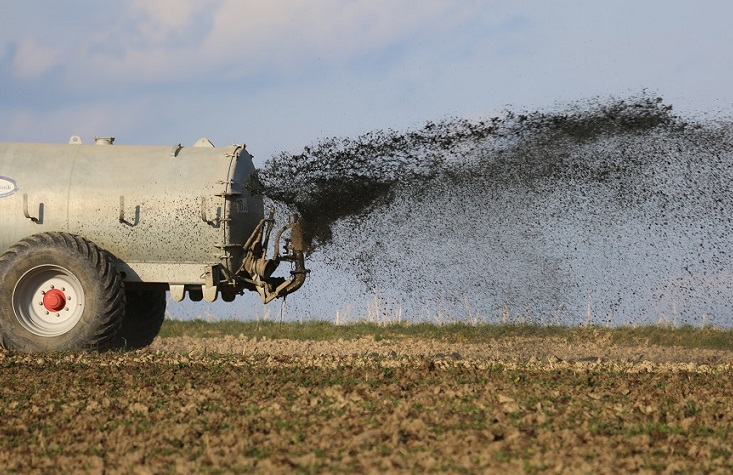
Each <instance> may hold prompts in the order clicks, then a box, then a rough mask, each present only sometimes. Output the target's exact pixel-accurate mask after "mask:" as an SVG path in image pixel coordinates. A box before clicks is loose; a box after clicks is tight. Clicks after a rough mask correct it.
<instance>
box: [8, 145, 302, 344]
mask: <svg viewBox="0 0 733 475" xmlns="http://www.w3.org/2000/svg"><path fill="white" fill-rule="evenodd" d="M94 142H95V143H94V144H83V143H82V140H81V139H80V138H79V137H76V136H75V137H72V138H71V139H70V140H69V143H68V144H36V143H0V223H2V224H0V338H2V342H1V343H2V345H3V346H4V347H5V348H7V349H13V350H24V351H47V350H48V351H56V350H73V349H81V348H99V349H103V348H110V347H132V348H135V347H142V346H145V345H147V344H149V343H150V342H151V341H152V340H153V338H154V337H155V336H156V335H157V333H158V331H159V330H160V326H161V324H162V322H163V319H164V316H165V308H166V301H167V298H166V291H169V292H170V297H171V299H172V300H174V301H181V300H183V299H184V298H185V297H186V295H188V297H189V298H190V299H191V300H194V301H199V300H206V301H208V302H213V301H214V300H216V299H217V298H219V297H221V299H222V300H224V301H227V302H231V301H233V300H234V299H235V297H236V296H238V295H242V294H244V292H245V291H255V292H257V293H258V294H259V296H260V298H261V299H262V301H263V302H264V303H267V302H270V301H271V300H273V299H275V298H278V297H284V296H286V295H288V294H290V293H292V292H294V291H296V290H297V289H299V288H300V287H301V286H302V285H303V283H304V281H305V278H306V275H307V273H308V271H307V269H306V268H305V263H304V251H303V249H304V245H303V242H302V238H301V233H300V227H299V224H298V221H297V217H293V218H291V220H290V222H288V223H287V224H285V225H284V226H282V227H280V228H275V223H274V219H273V213H270V214H269V216H267V217H266V216H265V211H264V207H263V201H262V198H261V197H259V196H252V195H251V194H249V193H248V192H247V189H246V188H245V183H246V182H247V180H248V178H249V177H250V175H251V174H252V173H253V171H254V165H253V163H252V156H251V155H250V154H249V153H248V152H247V150H246V148H245V146H244V145H232V146H230V147H215V146H214V145H213V144H212V143H211V142H210V141H209V140H207V139H205V138H202V139H199V140H198V141H197V142H196V143H195V144H194V145H193V146H191V147H183V146H181V145H180V144H177V145H173V146H130V145H113V142H114V138H111V137H95V139H94ZM276 229H277V230H276ZM275 230H276V232H275V233H274V235H273V231H275ZM271 238H272V239H273V242H272V243H271V242H270V239H271ZM268 250H269V252H268ZM268 254H269V255H270V257H268ZM283 261H287V262H288V263H290V267H291V271H290V275H288V276H287V277H277V276H275V275H274V273H275V270H276V269H277V267H278V265H279V264H280V263H281V262H283Z"/></svg>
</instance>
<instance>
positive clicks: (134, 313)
mask: <svg viewBox="0 0 733 475" xmlns="http://www.w3.org/2000/svg"><path fill="white" fill-rule="evenodd" d="M165 307H166V297H165V290H130V291H128V292H127V306H126V307H125V318H124V320H122V327H120V331H119V333H117V337H116V338H115V344H114V346H115V347H117V348H126V349H131V350H134V349H138V348H144V347H146V346H148V345H149V344H151V343H152V342H153V340H154V339H155V337H156V336H158V333H160V327H161V326H162V325H163V320H165Z"/></svg>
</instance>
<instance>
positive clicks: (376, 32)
mask: <svg viewBox="0 0 733 475" xmlns="http://www.w3.org/2000/svg"><path fill="white" fill-rule="evenodd" d="M118 5H121V6H122V7H121V11H120V12H119V13H117V14H115V15H114V16H113V17H111V18H117V20H115V22H114V23H112V24H110V23H109V22H107V21H98V22H91V23H88V24H85V25H83V31H84V34H83V36H82V37H80V38H79V42H78V44H74V45H70V44H68V43H66V44H65V46H64V48H65V49H61V48H60V47H57V46H56V39H55V38H51V37H45V38H44V37H43V35H42V32H41V33H39V34H38V36H35V37H30V38H29V39H27V40H25V41H23V42H22V43H21V47H20V49H19V54H18V56H16V63H15V64H14V72H15V74H16V75H18V76H19V77H36V76H39V75H41V74H43V73H45V72H48V71H49V70H50V69H51V68H52V67H53V66H55V65H57V64H66V65H67V66H68V67H67V71H66V74H67V84H68V86H69V87H72V88H73V87H77V86H81V87H83V88H89V87H92V88H94V87H97V86H100V85H107V86H109V85H121V84H122V85H124V84H131V85H132V84H149V83H163V82H167V81H180V80H191V79H197V78H211V77H212V75H217V74H220V75H227V76H228V77H234V78H238V77H243V76H244V77H248V76H251V75H255V74H258V73H262V72H268V73H269V72H281V73H294V72H297V71H298V70H299V69H301V68H307V67H309V65H311V64H312V63H313V62H314V61H319V62H321V63H322V64H323V63H324V62H325V64H335V65H338V64H341V63H342V62H344V61H350V60H353V59H354V58H358V57H359V56H360V55H364V54H369V53H372V52H379V51H382V50H383V49H385V48H389V47H390V46H392V45H395V44H397V43H398V42H401V41H404V40H411V39H412V40H414V39H421V40H422V41H425V42H429V41H431V38H432V37H435V36H436V35H441V34H445V33H446V32H449V31H451V30H452V29H455V28H460V26H461V25H462V24H463V23H465V22H466V21H467V20H469V19H470V18H472V17H473V16H474V15H475V13H476V11H477V10H479V9H480V8H481V5H482V2H480V1H477V0H476V1H464V2H460V3H454V2H444V1H442V0H423V1H419V2H418V1H413V0H405V1H341V0H312V1H308V2H272V1H251V0H250V1H241V0H207V1H201V0H162V1H160V0H156V1H155V2H151V1H149V0H130V1H129V2H127V3H120V4H118ZM100 18H101V13H100ZM72 21H73V20H72ZM77 26H79V27H81V25H77ZM41 31H42V30H41ZM77 34H78V33H77Z"/></svg>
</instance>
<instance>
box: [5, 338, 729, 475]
mask: <svg viewBox="0 0 733 475" xmlns="http://www.w3.org/2000/svg"><path fill="white" fill-rule="evenodd" d="M732 362H733V351H728V350H699V349H697V350H695V349H685V348H678V347H671V348H670V347H657V346H643V347H638V346H637V347H625V346H618V345H614V344H612V343H610V341H608V340H604V339H602V338H600V339H598V340H595V341H593V340H590V339H589V340H584V341H579V342H575V343H569V342H568V341H567V340H565V339H559V338H558V339H555V338H519V337H508V338H498V339H497V340H496V341H495V342H492V343H488V344H481V345H478V344H452V343H444V342H440V341H435V340H427V339H417V338H410V339H400V340H391V341H390V340H382V341H375V340H374V339H372V338H363V339H358V340H339V341H330V342H329V341H293V340H269V339H250V338H246V337H240V338H235V337H224V338H207V339H202V338H191V337H176V338H158V339H156V340H155V341H154V342H153V345H152V346H151V347H149V348H146V349H143V350H138V351H135V352H128V353H119V352H110V353H102V354H97V353H72V354H54V355H26V354H17V353H8V352H2V353H0V375H1V376H0V377H1V378H2V385H1V387H0V395H1V397H0V415H1V416H2V420H3V424H2V426H0V466H2V467H3V472H6V473H70V472H72V471H73V472H77V473H105V474H116V473H140V474H145V473H251V472H254V473H324V472H325V473H329V472H337V473H344V472H346V473H351V472H355V473H376V472H379V473H383V472H394V473H412V472H416V473H423V472H427V473H436V472H437V473H480V472H487V471H494V472H496V473H593V472H597V473H624V472H638V473H727V472H729V471H730V470H731V469H732V468H733V467H732V465H733V462H732V460H731V439H732V438H733V437H732V433H733V424H732V421H733V398H731V396H730V395H731V393H732V391H733V382H732V381H731V378H730V373H731V363H732Z"/></svg>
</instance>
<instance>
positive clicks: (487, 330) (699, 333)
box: [160, 320, 733, 350]
mask: <svg viewBox="0 0 733 475" xmlns="http://www.w3.org/2000/svg"><path fill="white" fill-rule="evenodd" d="M184 335H185V336H190V337H195V338H217V337H219V338H220V337H225V336H233V337H239V336H240V335H242V336H244V337H246V338H268V339H288V340H326V341H331V340H338V339H344V340H351V339H358V338H374V339H375V340H376V341H380V340H399V339H403V338H420V339H428V340H440V341H446V342H452V343H487V342H491V341H493V340H497V339H501V338H510V337H531V338H550V337H554V338H562V339H565V340H567V341H571V342H574V341H598V340H608V341H610V342H612V343H614V344H616V345H619V346H638V345H659V346H679V347H683V348H708V349H719V350H729V349H733V329H719V328H714V327H703V328H698V327H692V326H681V327H676V328H665V327H658V326H640V327H614V328H607V327H594V326H589V327H587V326H582V327H580V326H578V327H564V326H541V325H516V324H509V325H493V324H482V325H467V324H463V323H451V324H447V325H434V324H430V323H418V324H389V325H377V324H373V323H365V322H360V323H352V324H348V325H334V324H332V323H328V322H323V321H313V322H306V323H297V322H285V323H277V322H263V321H254V322H242V321H221V322H214V323H210V322H205V321H202V320H192V321H180V320H166V321H165V323H164V324H163V327H162V329H161V332H160V336H161V337H162V338H170V337H177V336H184Z"/></svg>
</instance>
